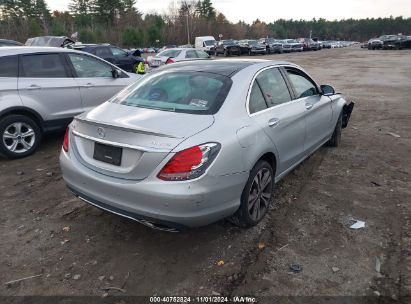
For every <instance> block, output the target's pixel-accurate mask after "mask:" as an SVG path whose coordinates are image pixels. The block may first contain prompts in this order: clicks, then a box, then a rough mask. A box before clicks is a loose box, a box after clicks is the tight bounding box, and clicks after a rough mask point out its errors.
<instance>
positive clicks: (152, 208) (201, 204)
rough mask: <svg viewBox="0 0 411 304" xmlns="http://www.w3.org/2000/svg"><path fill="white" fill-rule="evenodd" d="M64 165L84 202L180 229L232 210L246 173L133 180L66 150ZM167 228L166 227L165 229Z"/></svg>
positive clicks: (66, 175)
mask: <svg viewBox="0 0 411 304" xmlns="http://www.w3.org/2000/svg"><path fill="white" fill-rule="evenodd" d="M60 165H61V169H62V172H63V178H64V180H65V181H66V183H67V185H68V187H69V188H70V190H71V191H72V192H73V193H74V194H75V195H76V196H78V197H79V198H81V199H83V200H84V201H86V202H88V203H90V204H92V205H94V206H96V207H99V208H101V209H104V210H107V211H109V212H112V213H115V214H118V215H121V216H124V217H127V218H130V219H133V220H136V221H138V222H140V223H142V224H145V225H147V226H150V227H152V226H155V227H152V228H157V227H158V225H160V226H161V227H166V228H167V227H168V228H170V230H171V229H177V230H182V229H184V228H186V227H198V226H205V225H207V224H210V223H213V222H216V221H218V220H220V219H223V218H226V217H228V216H230V215H232V214H233V213H234V212H235V211H236V210H237V209H238V207H239V206H240V197H241V193H242V190H243V188H244V185H245V183H246V182H247V179H248V173H247V172H243V173H238V174H232V175H226V176H208V175H207V174H206V175H205V176H203V177H201V178H199V179H195V180H192V181H184V182H165V181H162V180H160V179H157V178H155V177H148V178H146V179H144V180H142V181H130V180H123V179H118V178H113V177H109V176H106V175H102V174H100V173H97V172H95V171H93V170H91V169H88V168H86V167H84V166H83V165H82V164H81V163H79V162H78V161H77V160H76V159H75V157H73V155H71V156H70V155H69V154H68V153H66V152H64V151H62V152H61V154H60ZM161 230H167V229H161Z"/></svg>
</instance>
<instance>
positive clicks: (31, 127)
mask: <svg viewBox="0 0 411 304" xmlns="http://www.w3.org/2000/svg"><path fill="white" fill-rule="evenodd" d="M41 137H42V133H41V130H40V127H39V126H38V125H37V123H36V122H35V121H34V120H33V119H31V118H30V117H27V116H24V115H10V116H6V117H4V118H3V119H1V120H0V153H1V154H3V155H5V156H6V157H8V158H23V157H26V156H29V155H31V154H33V153H34V152H35V151H36V150H37V148H38V146H39V144H40V142H41Z"/></svg>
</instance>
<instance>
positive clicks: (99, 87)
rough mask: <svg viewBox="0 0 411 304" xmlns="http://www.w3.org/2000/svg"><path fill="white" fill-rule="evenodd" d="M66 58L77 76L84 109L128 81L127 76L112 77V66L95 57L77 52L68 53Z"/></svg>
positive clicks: (76, 79)
mask: <svg viewBox="0 0 411 304" xmlns="http://www.w3.org/2000/svg"><path fill="white" fill-rule="evenodd" d="M68 58H69V61H70V63H71V64H72V65H73V68H74V70H75V73H76V76H77V77H76V78H75V81H76V83H77V85H78V86H79V88H80V93H81V99H82V105H83V109H84V110H85V111H87V110H89V109H91V108H94V107H96V106H98V105H100V104H102V103H103V102H105V101H107V100H108V99H110V98H111V97H113V96H114V95H115V94H116V93H117V92H119V91H120V90H121V89H123V88H124V87H125V86H126V85H128V84H129V82H130V80H129V78H113V76H112V68H113V67H112V66H111V65H109V64H107V63H105V62H103V61H100V60H99V59H97V58H94V57H91V56H88V55H85V54H84V55H83V54H77V53H71V54H68Z"/></svg>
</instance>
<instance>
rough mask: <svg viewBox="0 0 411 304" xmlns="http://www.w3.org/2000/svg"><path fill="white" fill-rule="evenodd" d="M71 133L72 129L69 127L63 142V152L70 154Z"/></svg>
mask: <svg viewBox="0 0 411 304" xmlns="http://www.w3.org/2000/svg"><path fill="white" fill-rule="evenodd" d="M69 133H70V127H67V129H66V133H65V134H64V140H63V150H64V151H65V152H68V150H69Z"/></svg>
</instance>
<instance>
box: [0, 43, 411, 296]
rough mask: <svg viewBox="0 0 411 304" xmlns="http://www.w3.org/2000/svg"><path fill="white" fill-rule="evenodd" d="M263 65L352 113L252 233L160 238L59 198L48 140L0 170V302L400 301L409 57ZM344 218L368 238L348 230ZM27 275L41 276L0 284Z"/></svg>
mask: <svg viewBox="0 0 411 304" xmlns="http://www.w3.org/2000/svg"><path fill="white" fill-rule="evenodd" d="M261 57H262V58H266V59H267V58H270V59H281V60H287V61H290V62H294V63H297V64H299V65H301V66H302V67H303V68H305V69H306V70H307V71H308V72H309V73H310V74H311V75H312V76H313V77H314V78H315V79H317V80H318V81H319V82H320V83H329V84H332V85H334V86H335V87H336V88H337V90H338V91H340V92H343V93H345V94H346V96H347V97H348V98H350V99H352V100H353V101H355V102H356V106H355V108H354V112H353V115H352V117H351V121H350V124H349V126H348V128H347V129H345V130H344V132H343V140H342V145H341V146H340V147H339V148H337V149H333V148H328V147H323V148H321V149H320V150H319V151H317V152H316V153H315V154H314V155H312V156H311V157H310V158H309V159H307V160H306V161H305V162H304V163H303V164H301V165H300V166H299V167H298V168H297V169H296V170H294V171H293V172H292V173H290V174H289V175H288V176H287V177H286V178H285V179H284V180H282V181H281V182H280V183H279V184H277V186H276V192H275V202H274V204H273V208H272V210H270V212H269V214H268V216H267V217H266V218H265V219H264V220H263V222H262V223H261V225H258V226H257V227H254V228H251V229H248V230H244V229H239V228H237V227H233V226H232V225H231V224H229V223H227V222H225V221H222V222H218V223H215V224H213V225H210V226H207V227H203V228H199V229H193V230H189V231H186V232H184V233H177V234H176V233H164V232H158V231H154V230H151V229H149V228H146V227H144V226H142V225H140V224H137V223H134V222H132V221H129V220H127V219H123V218H120V217H118V216H115V215H111V214H108V213H106V212H103V211H100V210H97V209H95V208H93V207H91V206H89V205H87V204H85V203H83V202H81V201H79V200H77V199H75V198H73V196H72V195H71V194H70V193H69V191H68V190H67V189H66V187H65V184H64V182H63V180H62V177H61V172H60V169H59V164H58V154H59V151H60V147H61V142H62V137H63V135H62V134H57V135H53V136H48V137H47V138H46V139H44V142H43V144H42V147H41V149H40V151H39V152H38V153H37V154H35V155H34V156H32V157H29V158H26V159H22V160H15V161H10V160H6V159H3V158H0V168H1V175H0V189H1V191H0V201H1V207H2V212H1V214H0V228H1V229H0V238H1V246H0V257H1V259H0V284H1V285H0V296H16V295H19V296H23V295H25V296H29V295H30V296H33V295H48V296H70V295H84V296H98V297H100V296H103V295H104V296H107V294H105V291H104V290H102V288H104V287H107V286H115V287H121V288H123V289H124V291H125V293H122V292H119V291H113V290H112V291H109V292H108V296H109V297H108V298H111V296H115V295H145V296H152V295H155V294H156V295H211V294H217V293H219V294H222V295H229V296H233V295H254V296H257V297H264V296H270V297H269V298H270V299H271V297H274V296H275V297H279V296H334V297H335V296H354V298H352V301H350V303H353V301H354V299H361V301H362V300H364V299H375V298H376V297H377V296H381V297H382V298H383V299H384V300H385V301H390V302H398V303H405V301H407V300H410V298H407V297H410V296H411V275H410V274H411V255H410V253H411V232H410V231H411V229H410V228H411V224H410V214H411V182H410V174H411V168H410V163H411V157H410V155H411V137H410V135H411V97H410V96H411V52H410V51H406V50H404V51H369V50H363V49H360V48H356V47H354V48H347V49H332V50H322V51H320V52H307V53H305V52H304V53H296V54H283V55H270V56H261ZM350 219H359V220H363V221H365V222H366V227H365V228H364V229H359V230H352V229H349V228H348V227H349V224H350ZM291 264H298V265H300V266H301V268H302V270H301V272H299V273H293V272H291V271H290V265H291ZM33 275H40V276H38V277H34V278H31V279H28V280H25V281H22V282H20V283H14V284H9V285H6V284H4V283H5V282H8V281H11V280H15V279H20V278H23V277H28V276H33ZM360 296H371V297H369V298H362V297H360ZM372 297H374V298H372ZM2 299H8V300H7V302H11V300H10V299H12V298H2ZM263 299H268V298H263Z"/></svg>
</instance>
